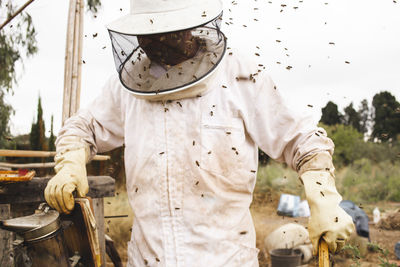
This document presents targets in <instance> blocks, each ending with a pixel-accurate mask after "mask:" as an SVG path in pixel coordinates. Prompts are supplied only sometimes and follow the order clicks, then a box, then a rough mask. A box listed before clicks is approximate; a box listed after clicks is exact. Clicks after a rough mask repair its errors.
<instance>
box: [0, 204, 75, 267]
mask: <svg viewBox="0 0 400 267" xmlns="http://www.w3.org/2000/svg"><path fill="white" fill-rule="evenodd" d="M59 216H60V214H59V213H58V212H57V211H55V210H49V209H48V207H46V208H43V207H39V209H38V210H37V211H36V213H35V214H32V215H29V216H24V217H18V218H14V219H9V220H4V221H0V228H3V229H5V230H9V231H13V232H16V233H17V234H19V235H20V236H21V237H23V238H24V243H25V245H26V247H27V251H28V256H29V258H30V260H31V262H32V267H43V266H58V267H70V264H69V261H68V250H67V248H66V246H65V242H64V235H63V230H62V228H61V223H60V218H59Z"/></svg>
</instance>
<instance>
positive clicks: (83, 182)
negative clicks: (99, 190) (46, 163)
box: [44, 136, 89, 214]
mask: <svg viewBox="0 0 400 267" xmlns="http://www.w3.org/2000/svg"><path fill="white" fill-rule="evenodd" d="M88 151H89V148H88V145H87V144H86V143H84V142H83V141H81V140H80V138H79V137H73V136H69V137H64V138H63V139H62V140H61V141H60V143H59V144H58V145H57V155H56V156H55V158H54V159H55V162H56V166H55V167H54V169H55V171H56V173H57V174H56V175H55V176H54V177H53V178H51V179H50V181H49V182H48V184H47V187H46V189H45V191H44V197H45V199H46V201H47V203H48V204H49V205H50V206H51V207H53V208H54V209H56V210H57V211H58V212H60V213H66V214H69V213H70V212H71V211H72V210H73V209H74V205H75V201H74V196H73V192H74V191H75V190H76V191H77V197H84V196H85V195H86V194H87V192H88V191H89V185H88V181H87V176H86V162H87V159H88V156H89V153H88Z"/></svg>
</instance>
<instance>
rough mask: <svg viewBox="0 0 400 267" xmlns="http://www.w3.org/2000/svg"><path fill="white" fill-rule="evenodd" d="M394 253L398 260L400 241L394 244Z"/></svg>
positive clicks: (399, 257) (399, 256) (399, 258)
mask: <svg viewBox="0 0 400 267" xmlns="http://www.w3.org/2000/svg"><path fill="white" fill-rule="evenodd" d="M394 254H396V257H397V259H398V260H400V241H399V242H397V243H396V245H394Z"/></svg>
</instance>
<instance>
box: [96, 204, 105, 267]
mask: <svg viewBox="0 0 400 267" xmlns="http://www.w3.org/2000/svg"><path fill="white" fill-rule="evenodd" d="M93 213H94V217H95V219H96V223H97V230H98V234H99V245H100V255H101V266H106V239H105V231H104V199H103V198H94V199H93Z"/></svg>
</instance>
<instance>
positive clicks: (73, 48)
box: [62, 0, 84, 124]
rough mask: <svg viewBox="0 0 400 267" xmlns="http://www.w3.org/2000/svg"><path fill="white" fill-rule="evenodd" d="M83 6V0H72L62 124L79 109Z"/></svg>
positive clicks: (69, 17)
mask: <svg viewBox="0 0 400 267" xmlns="http://www.w3.org/2000/svg"><path fill="white" fill-rule="evenodd" d="M83 8H84V1H83V0H70V5H69V13H68V27H67V41H66V48H65V70H64V97H63V114H62V124H64V122H65V120H66V119H68V118H69V117H71V116H72V115H73V114H75V113H76V112H77V111H78V109H79V102H80V89H81V72H82V60H81V58H82V43H83V13H84V12H83Z"/></svg>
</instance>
